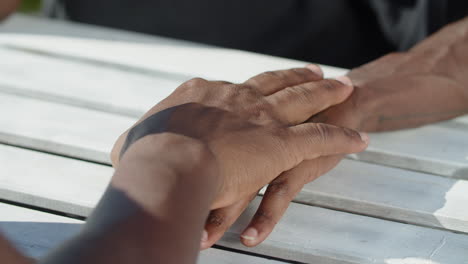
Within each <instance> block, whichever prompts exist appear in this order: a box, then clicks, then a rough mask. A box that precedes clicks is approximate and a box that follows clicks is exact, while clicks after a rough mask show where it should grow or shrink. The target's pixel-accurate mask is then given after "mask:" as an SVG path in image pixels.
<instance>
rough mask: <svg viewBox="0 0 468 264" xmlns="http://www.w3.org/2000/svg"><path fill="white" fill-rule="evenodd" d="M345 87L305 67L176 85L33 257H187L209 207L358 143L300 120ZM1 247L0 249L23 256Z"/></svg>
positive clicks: (359, 137)
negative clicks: (52, 240)
mask: <svg viewBox="0 0 468 264" xmlns="http://www.w3.org/2000/svg"><path fill="white" fill-rule="evenodd" d="M311 68H313V67H311ZM351 92H352V87H351V86H347V85H345V84H343V83H341V82H339V81H336V80H323V79H322V77H321V76H320V75H319V74H316V73H314V72H313V71H311V70H309V69H306V68H298V69H291V70H284V71H277V72H269V73H264V74H261V75H259V76H256V77H254V78H252V79H250V80H249V81H247V82H246V83H243V84H231V83H226V82H209V81H206V80H203V79H193V80H191V81H188V82H186V83H184V84H182V85H181V86H180V87H179V88H177V89H176V90H175V91H174V93H173V94H171V95H170V96H169V97H168V98H166V99H165V100H163V101H162V102H161V103H159V104H158V105H156V106H155V107H153V108H152V109H151V110H149V111H148V112H147V113H146V114H145V115H144V116H143V117H142V118H141V119H140V120H139V121H138V122H137V124H135V126H133V127H132V128H131V129H129V130H128V131H127V132H125V133H124V134H123V135H122V136H121V137H120V138H119V140H118V141H117V143H116V145H115V147H114V149H113V151H112V160H113V162H114V166H115V167H116V170H115V174H114V176H113V177H112V180H111V183H110V186H109V188H108V190H107V191H106V193H105V194H104V196H103V198H102V199H101V201H100V202H99V204H98V206H97V207H96V209H95V211H94V212H93V213H92V215H91V216H90V217H89V218H88V220H87V222H86V224H85V226H84V228H83V230H82V231H81V232H80V234H79V235H77V236H76V237H75V238H73V239H72V240H70V241H68V242H66V243H64V244H63V245H62V246H61V247H60V248H58V249H56V250H55V251H53V252H52V253H51V254H50V255H48V256H47V257H45V258H44V259H42V260H40V261H39V263H42V264H59V263H69V264H78V263H80V264H81V263H91V264H93V263H116V264H120V263H122V264H124V263H125V264H126V263H174V264H176V263H177V264H184V263H196V259H197V255H198V251H199V245H200V240H201V237H202V230H203V227H204V225H205V221H206V219H207V217H208V214H209V212H210V210H217V209H220V208H229V207H230V206H232V205H234V204H236V203H237V202H238V201H241V200H243V199H247V198H251V197H252V196H253V195H254V194H256V192H257V191H258V190H259V189H260V188H261V187H262V186H264V185H265V184H267V183H268V182H271V181H272V180H273V179H275V178H276V177H278V176H279V175H281V174H282V173H283V172H285V171H289V170H291V169H292V168H294V167H296V166H297V165H299V164H301V163H303V162H304V161H307V160H315V159H318V158H320V157H325V156H330V155H342V154H346V153H355V152H359V151H362V150H364V149H365V148H366V147H367V144H368V142H367V137H366V135H365V134H360V133H359V132H356V131H354V130H350V129H347V128H340V127H336V126H332V125H326V124H315V123H306V124H302V123H303V122H304V121H306V120H307V118H308V117H309V116H310V115H314V114H316V113H318V112H320V111H323V110H324V109H326V108H328V107H330V106H332V105H336V104H338V103H340V102H342V101H344V100H345V99H346V98H347V97H348V96H349V95H350V93H351ZM306 102H307V103H306ZM160 117H162V118H160ZM129 133H130V134H131V135H133V136H128V135H129ZM135 135H136V136H135ZM363 139H364V140H363ZM122 146H126V147H125V148H123V149H122ZM187 219H190V221H187ZM2 241H4V240H2ZM7 246H9V245H8V244H7V245H6V246H4V247H2V250H4V252H3V251H2V252H3V253H2V256H0V257H4V256H6V257H8V258H9V259H11V260H12V262H11V263H15V264H16V263H24V262H22V261H23V260H24V258H23V257H22V256H21V255H19V254H17V253H16V252H15V251H14V250H13V249H12V248H11V247H10V248H8V247H7Z"/></svg>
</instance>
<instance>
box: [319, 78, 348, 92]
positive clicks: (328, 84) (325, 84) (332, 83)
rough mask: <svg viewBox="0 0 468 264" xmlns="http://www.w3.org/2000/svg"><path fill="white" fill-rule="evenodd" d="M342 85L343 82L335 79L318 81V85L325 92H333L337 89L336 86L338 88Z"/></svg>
mask: <svg viewBox="0 0 468 264" xmlns="http://www.w3.org/2000/svg"><path fill="white" fill-rule="evenodd" d="M342 86H343V84H341V83H340V82H338V81H336V80H323V81H321V82H320V87H321V88H322V89H324V90H326V91H327V92H333V91H335V90H337V88H340V87H342Z"/></svg>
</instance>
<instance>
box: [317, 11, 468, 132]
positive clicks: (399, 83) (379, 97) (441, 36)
mask: <svg viewBox="0 0 468 264" xmlns="http://www.w3.org/2000/svg"><path fill="white" fill-rule="evenodd" d="M348 76H349V77H350V78H351V80H352V81H353V83H354V86H355V90H354V92H353V95H352V96H350V98H349V99H348V100H346V101H345V102H344V103H342V104H340V105H337V106H335V107H332V108H330V109H328V110H326V111H324V112H322V113H320V114H318V115H316V116H315V117H313V118H312V119H311V121H313V122H326V123H330V124H335V125H340V126H346V127H350V128H354V129H359V130H363V131H368V132H373V131H388V130H396V129H402V128H410V127H417V126H421V125H425V124H429V123H433V122H437V121H442V120H447V119H450V118H453V117H456V116H460V115H463V114H466V113H468V18H465V19H464V20H461V21H459V22H456V23H454V24H451V25H448V26H446V27H445V28H443V29H442V30H440V31H439V32H437V33H436V34H434V35H433V36H431V37H429V38H427V39H426V40H424V41H422V42H421V43H419V44H418V45H416V46H415V47H413V48H412V49H411V50H410V51H408V52H403V53H393V54H389V55H387V56H384V57H382V58H380V59H378V60H376V61H374V62H371V63H369V64H366V65H364V66H362V67H359V68H356V69H353V70H352V71H350V72H349V74H348Z"/></svg>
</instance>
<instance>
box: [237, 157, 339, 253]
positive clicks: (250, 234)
mask: <svg viewBox="0 0 468 264" xmlns="http://www.w3.org/2000/svg"><path fill="white" fill-rule="evenodd" d="M340 160H341V156H327V157H320V158H317V159H314V160H307V161H303V162H302V163H301V164H299V165H298V166H297V167H295V168H293V169H291V170H289V171H286V172H284V173H282V174H281V175H280V176H278V177H277V178H276V179H275V180H273V181H272V182H271V183H270V184H269V186H268V188H267V190H266V192H265V194H264V195H263V199H262V202H261V203H260V206H259V207H258V209H257V212H256V214H255V215H254V217H253V219H252V221H251V222H250V224H249V225H248V226H247V228H246V229H245V230H244V232H243V233H242V235H241V241H242V243H243V244H244V245H246V246H248V247H253V246H256V245H258V244H260V243H261V242H263V241H264V240H265V239H266V238H267V237H268V235H269V234H270V233H271V231H272V230H273V228H274V227H275V225H276V224H277V223H278V222H279V221H280V219H281V217H282V216H283V215H284V213H285V212H286V209H287V208H288V206H289V204H290V202H291V201H292V200H293V199H294V197H296V195H297V194H298V193H299V192H300V191H301V189H302V187H303V186H304V184H306V183H308V182H310V181H312V180H314V179H316V178H317V177H319V176H321V175H322V174H325V173H326V172H328V171H329V170H331V169H332V168H333V167H335V166H336V164H338V162H339V161H340Z"/></svg>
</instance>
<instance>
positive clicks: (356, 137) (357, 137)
mask: <svg viewBox="0 0 468 264" xmlns="http://www.w3.org/2000/svg"><path fill="white" fill-rule="evenodd" d="M342 130H343V133H344V135H345V136H346V137H347V138H350V139H353V140H359V141H360V140H361V136H360V135H359V133H358V132H357V131H354V130H352V129H349V128H345V127H344V128H342Z"/></svg>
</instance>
